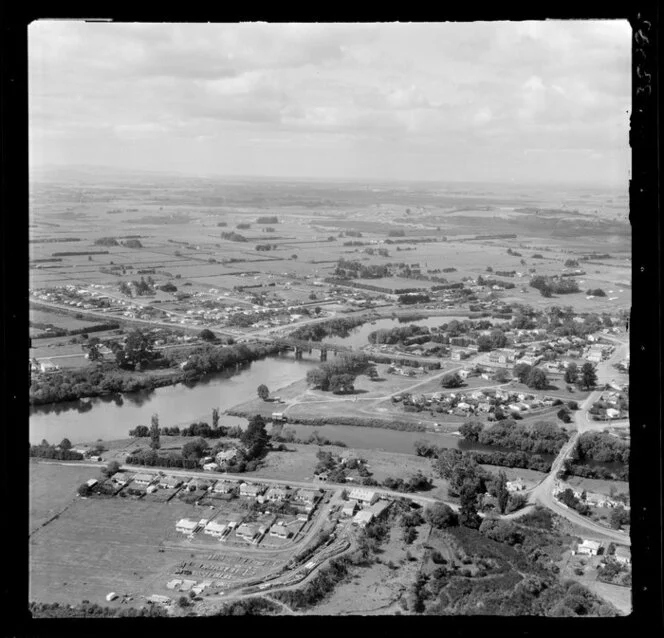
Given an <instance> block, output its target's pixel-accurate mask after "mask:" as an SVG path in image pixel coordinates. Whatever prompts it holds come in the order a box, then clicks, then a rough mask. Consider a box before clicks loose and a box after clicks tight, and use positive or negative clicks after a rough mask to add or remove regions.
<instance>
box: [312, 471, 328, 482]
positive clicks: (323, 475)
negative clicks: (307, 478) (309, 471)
mask: <svg viewBox="0 0 664 638" xmlns="http://www.w3.org/2000/svg"><path fill="white" fill-rule="evenodd" d="M327 479H328V473H327V472H321V473H320V474H314V481H327Z"/></svg>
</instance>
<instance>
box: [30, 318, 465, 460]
mask: <svg viewBox="0 0 664 638" xmlns="http://www.w3.org/2000/svg"><path fill="white" fill-rule="evenodd" d="M453 319H457V320H459V321H462V320H463V319H464V317H462V316H459V317H427V318H425V319H419V320H415V321H414V322H413V321H412V320H411V321H404V320H403V319H401V320H399V319H392V318H387V319H380V320H377V321H376V322H375V323H373V324H372V323H367V324H364V325H362V326H359V327H357V328H355V329H354V330H353V331H352V332H351V334H350V335H349V336H347V337H331V338H329V341H334V342H335V343H343V344H346V345H350V346H353V347H355V348H357V347H359V346H363V345H366V344H367V343H368V341H367V337H368V335H369V333H370V332H372V331H373V330H378V329H380V328H391V327H394V326H397V325H400V324H404V323H417V324H418V325H425V326H429V327H431V326H439V325H441V324H442V323H449V322H450V321H452V320H453ZM318 363H319V359H318V356H317V353H316V351H315V350H314V352H313V353H312V354H311V355H309V354H308V353H304V358H303V359H302V360H299V361H296V360H295V359H294V356H293V353H292V352H288V353H283V354H281V355H277V356H271V357H267V358H265V359H262V360H259V361H254V362H252V363H248V364H245V365H243V366H240V367H238V368H237V369H233V370H226V371H224V372H221V373H217V374H214V375H210V376H208V377H207V378H205V379H203V380H201V381H198V382H197V383H196V384H195V385H194V386H193V387H190V386H187V385H184V384H181V383H180V384H177V385H174V386H164V387H161V388H156V389H154V390H152V391H150V392H147V391H141V392H132V393H127V394H124V395H114V396H110V397H99V398H94V399H88V400H83V401H72V402H65V403H55V404H50V405H43V406H36V407H32V408H30V434H29V436H30V442H31V443H33V444H36V443H39V442H40V441H41V440H42V439H46V440H47V441H48V442H49V443H54V444H57V443H59V442H60V441H61V440H62V439H63V438H65V437H66V438H68V439H69V440H70V441H72V443H74V444H76V443H83V442H90V441H95V440H97V439H102V440H112V439H120V438H124V437H126V436H127V435H128V432H129V430H130V429H132V428H134V427H136V426H137V425H148V426H149V425H150V419H151V417H152V415H153V414H157V415H159V423H160V424H161V425H162V426H173V425H180V426H182V425H188V424H190V423H192V422H194V421H198V420H205V421H206V422H208V423H209V422H210V421H211V416H212V409H213V408H218V409H219V411H220V412H221V413H223V412H224V411H225V410H227V409H229V408H231V407H233V406H235V405H237V404H238V403H243V402H245V401H249V400H251V399H253V398H254V397H255V396H256V388H257V387H258V386H259V385H260V384H261V383H264V384H265V385H266V386H267V387H268V388H269V389H270V390H271V391H272V393H273V394H278V390H279V388H282V387H284V386H287V385H290V384H291V383H293V382H295V381H299V380H301V379H303V378H304V376H305V375H306V372H307V370H309V369H311V368H312V367H315V366H316V365H318ZM220 423H221V424H222V425H242V424H245V423H246V420H245V419H241V418H237V417H230V416H227V415H224V414H222V415H221V418H220ZM291 427H295V429H296V430H297V433H298V434H297V436H298V437H300V438H306V437H307V436H308V435H309V434H310V433H311V432H313V431H314V430H317V431H318V432H319V433H320V434H321V435H323V436H326V437H327V438H329V439H332V440H339V441H343V442H344V443H346V444H347V445H348V446H349V447H357V448H361V449H371V448H375V449H384V450H386V451H391V452H402V453H413V443H414V441H416V440H417V439H427V440H431V441H432V442H434V443H436V444H437V445H443V446H446V447H457V446H458V445H459V442H460V439H459V438H458V437H454V436H450V435H442V434H434V433H420V432H402V431H397V430H386V429H377V428H364V427H350V426H336V425H335V426H323V427H317V428H314V427H311V426H301V425H298V426H291ZM462 445H463V443H462Z"/></svg>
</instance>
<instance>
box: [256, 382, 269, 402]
mask: <svg viewBox="0 0 664 638" xmlns="http://www.w3.org/2000/svg"><path fill="white" fill-rule="evenodd" d="M256 394H258V398H259V399H262V400H263V401H267V400H268V399H269V398H270V390H269V389H268V387H267V386H266V385H265V384H264V383H261V384H260V385H259V386H258V387H257V388H256Z"/></svg>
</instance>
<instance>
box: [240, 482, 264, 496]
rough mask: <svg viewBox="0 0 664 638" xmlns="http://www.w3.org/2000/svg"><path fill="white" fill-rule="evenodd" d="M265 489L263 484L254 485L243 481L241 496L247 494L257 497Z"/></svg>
mask: <svg viewBox="0 0 664 638" xmlns="http://www.w3.org/2000/svg"><path fill="white" fill-rule="evenodd" d="M264 491H265V487H264V486H263V485H253V484H250V483H242V485H240V496H246V497H249V498H256V497H257V496H260V495H261V494H262V493H263V492H264Z"/></svg>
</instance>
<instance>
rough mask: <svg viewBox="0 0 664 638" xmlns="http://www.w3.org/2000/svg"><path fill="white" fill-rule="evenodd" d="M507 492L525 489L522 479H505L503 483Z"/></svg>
mask: <svg viewBox="0 0 664 638" xmlns="http://www.w3.org/2000/svg"><path fill="white" fill-rule="evenodd" d="M505 486H506V487H507V491H508V492H520V491H522V490H525V489H526V486H525V485H524V483H523V481H522V480H521V479H516V480H514V481H507V483H506V484H505Z"/></svg>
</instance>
